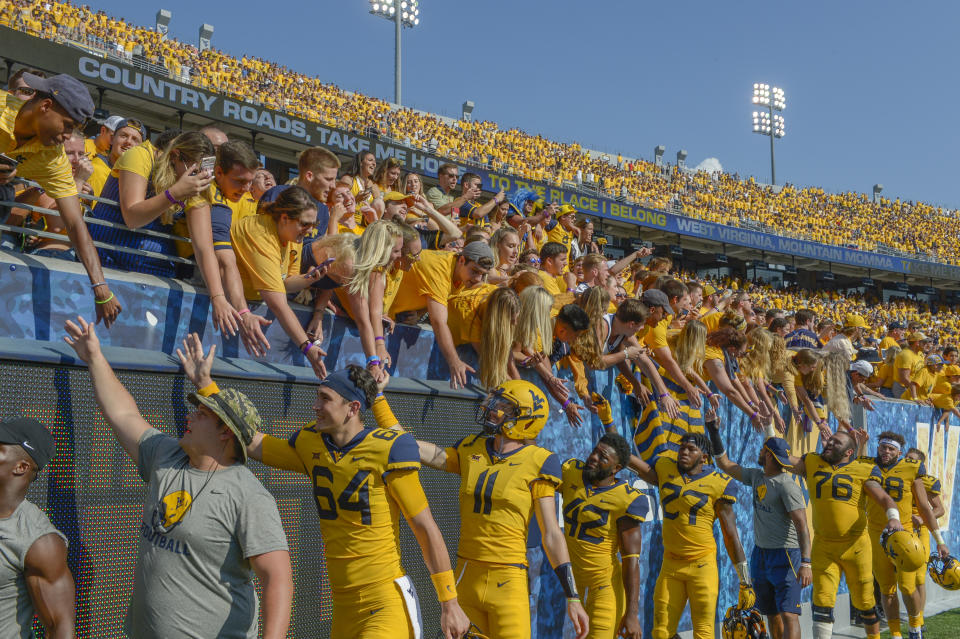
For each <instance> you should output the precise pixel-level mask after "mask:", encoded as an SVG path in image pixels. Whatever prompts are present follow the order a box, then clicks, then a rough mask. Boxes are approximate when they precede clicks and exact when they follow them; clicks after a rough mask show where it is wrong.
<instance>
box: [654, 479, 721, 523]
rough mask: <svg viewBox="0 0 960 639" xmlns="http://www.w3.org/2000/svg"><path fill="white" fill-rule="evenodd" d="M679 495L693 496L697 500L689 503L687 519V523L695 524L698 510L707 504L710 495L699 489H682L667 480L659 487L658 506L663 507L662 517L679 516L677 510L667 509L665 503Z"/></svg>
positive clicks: (671, 517)
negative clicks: (673, 511)
mask: <svg viewBox="0 0 960 639" xmlns="http://www.w3.org/2000/svg"><path fill="white" fill-rule="evenodd" d="M681 496H683V497H693V498H695V499H696V500H697V502H696V503H694V504H690V513H689V517H688V520H687V523H689V524H690V525H691V526H695V525H696V524H697V513H698V512H700V509H701V508H703V507H704V506H706V505H707V502H708V501H709V500H710V496H709V495H705V494H704V493H701V492H700V491H699V490H683V489H682V488H681V487H680V486H678V485H676V484H671V483H669V482H668V483H666V484H664V485H663V486H661V487H660V506H662V507H663V516H664V517H666V518H667V519H676V518H677V517H678V516H680V513H679V512H675V513H672V512H670V511H668V510H667V504H669V503H670V502H672V501H674V500H675V499H678V498H679V497H681ZM681 503H682V502H681Z"/></svg>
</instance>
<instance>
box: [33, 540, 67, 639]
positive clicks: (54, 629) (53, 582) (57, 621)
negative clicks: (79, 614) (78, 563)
mask: <svg viewBox="0 0 960 639" xmlns="http://www.w3.org/2000/svg"><path fill="white" fill-rule="evenodd" d="M23 563H24V566H23V575H24V580H25V582H26V584H27V592H29V593H30V600H31V601H33V607H34V609H35V610H36V611H37V617H39V618H40V623H42V624H43V627H44V628H45V629H46V631H47V636H48V637H51V638H52V639H73V637H75V636H76V634H75V633H76V629H75V623H76V607H75V603H74V597H75V587H74V583H73V575H72V574H70V569H69V568H68V567H67V545H66V544H65V543H63V539H61V538H60V536H59V535H56V534H54V533H51V534H49V535H44V536H43V537H40V538H39V539H37V540H36V541H35V542H33V545H32V546H30V550H28V551H27V556H26V557H25V558H24V562H23Z"/></svg>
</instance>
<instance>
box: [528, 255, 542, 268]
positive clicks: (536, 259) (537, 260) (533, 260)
mask: <svg viewBox="0 0 960 639" xmlns="http://www.w3.org/2000/svg"><path fill="white" fill-rule="evenodd" d="M527 264H532V265H533V266H540V258H539V257H531V258H529V259H528V260H527Z"/></svg>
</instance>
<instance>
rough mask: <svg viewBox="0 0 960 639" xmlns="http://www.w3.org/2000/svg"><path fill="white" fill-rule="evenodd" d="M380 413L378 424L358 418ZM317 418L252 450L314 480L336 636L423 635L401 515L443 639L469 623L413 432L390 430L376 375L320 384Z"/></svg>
mask: <svg viewBox="0 0 960 639" xmlns="http://www.w3.org/2000/svg"><path fill="white" fill-rule="evenodd" d="M371 407H373V409H374V414H375V415H376V417H377V423H378V424H380V425H381V426H386V428H365V427H364V425H363V420H362V417H361V413H362V412H363V411H364V410H366V409H369V408H371ZM313 409H314V411H315V413H316V421H315V422H311V423H310V424H308V425H306V426H304V427H303V428H301V429H300V430H298V431H296V432H295V433H293V435H291V436H290V438H289V439H287V440H283V439H280V438H277V437H273V436H272V435H265V434H263V433H257V434H256V435H254V437H253V441H252V442H251V444H250V446H249V447H248V450H249V454H250V456H251V457H253V458H254V459H257V460H260V461H262V462H263V463H264V464H266V465H267V466H272V467H274V468H282V469H285V470H290V471H293V472H297V473H302V474H304V475H306V476H308V477H310V478H311V479H312V484H313V495H314V498H315V499H316V504H317V515H318V516H319V517H320V532H321V535H322V536H323V551H324V557H325V559H326V566H327V576H328V578H329V580H330V590H331V594H332V599H333V621H332V625H331V629H330V636H331V637H357V638H363V639H373V638H379V637H410V638H419V637H420V636H421V635H422V628H421V623H420V608H419V603H418V602H417V599H416V591H415V590H414V587H413V582H411V581H410V578H409V577H407V576H406V575H405V574H404V571H403V568H402V566H401V565H400V549H399V548H398V546H397V539H398V536H399V532H400V531H399V528H398V523H399V512H403V515H404V517H405V518H406V520H407V523H408V524H409V525H410V529H411V530H412V531H413V534H414V536H415V537H416V538H417V542H418V543H419V544H420V548H421V550H422V551H423V559H424V562H425V563H426V565H427V568H428V569H429V570H430V573H431V575H430V577H431V579H432V580H433V585H434V587H435V588H436V591H437V598H438V599H439V601H440V602H441V603H440V606H441V616H440V626H441V631H442V633H443V636H444V637H445V638H446V639H451V638H456V639H459V637H461V636H462V635H463V634H464V633H465V632H466V631H467V629H468V628H469V627H470V622H469V620H468V619H467V617H466V615H465V614H464V612H463V610H461V608H460V606H459V604H458V603H457V589H456V585H455V584H454V580H453V571H452V570H451V569H450V556H449V554H448V553H447V546H446V544H445V543H444V541H443V537H442V536H441V534H440V529H439V528H438V527H437V524H436V522H434V520H433V515H432V514H431V512H430V506H429V504H428V503H427V499H426V495H424V492H423V487H422V486H421V485H420V476H419V468H420V460H419V455H418V450H417V442H416V440H415V439H414V438H413V435H410V434H409V433H404V432H403V431H402V430H401V429H395V428H390V427H392V426H395V425H396V419H395V418H394V417H393V413H392V411H390V410H389V406H388V405H387V404H386V399H385V398H384V397H383V395H382V393H379V389H378V387H377V383H376V382H375V381H374V379H373V376H372V375H371V374H370V373H369V372H368V371H367V370H365V369H363V368H361V367H359V366H354V365H350V366H348V367H347V368H345V369H341V370H338V371H336V372H334V373H331V374H330V375H328V376H327V377H326V378H324V379H323V380H322V381H321V382H320V384H319V386H318V387H317V398H316V400H314V403H313Z"/></svg>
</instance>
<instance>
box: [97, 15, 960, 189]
mask: <svg viewBox="0 0 960 639" xmlns="http://www.w3.org/2000/svg"><path fill="white" fill-rule="evenodd" d="M158 2H159V4H155V5H149V4H147V3H133V4H131V3H129V2H120V1H119V0H99V1H94V2H91V6H92V7H94V8H102V9H104V10H106V11H107V12H108V13H110V14H111V15H117V16H121V17H124V18H126V19H128V20H131V21H134V22H137V23H139V24H145V25H149V24H153V22H154V15H155V13H156V9H158V8H160V7H163V8H166V9H169V10H170V11H172V12H173V21H172V23H171V33H172V34H173V35H174V36H175V37H177V38H179V39H181V40H185V41H189V42H196V37H197V28H198V26H199V25H200V23H202V22H207V23H210V24H213V25H214V28H215V33H214V37H213V40H214V45H215V46H216V47H218V48H220V49H222V50H224V51H227V52H228V53H232V54H235V55H241V54H243V53H247V54H251V55H258V56H261V57H263V58H266V59H269V60H273V61H275V62H280V63H283V64H286V65H287V66H289V67H291V68H294V69H297V70H299V71H302V72H305V73H308V74H312V75H316V76H318V77H320V78H321V79H323V80H324V81H328V82H333V83H335V84H337V85H339V86H341V87H343V88H345V89H350V90H354V91H360V92H363V93H367V94H369V95H375V96H378V97H382V98H386V99H392V98H393V26H392V24H390V23H388V22H387V21H385V20H383V19H381V18H376V17H374V16H371V15H369V13H368V8H369V3H368V0H325V1H321V2H312V3H293V2H288V3H282V5H281V4H274V3H270V2H262V1H261V2H249V1H248V0H233V1H226V0H205V1H204V2H195V1H187V0H158ZM420 5H421V21H420V25H419V26H418V27H417V28H415V29H413V30H406V29H405V30H404V34H403V35H404V41H403V47H404V51H403V53H404V56H403V74H404V75H403V77H404V82H403V97H404V103H405V105H407V106H413V107H416V108H420V109H424V110H429V111H433V112H437V113H442V114H445V115H454V116H455V115H459V111H460V104H461V103H462V102H463V101H464V100H465V99H471V100H473V101H474V102H475V103H476V109H475V111H474V117H475V118H478V119H485V120H493V121H495V122H497V123H498V124H500V125H501V126H504V127H511V126H516V127H519V128H521V129H523V130H525V131H527V132H529V133H539V134H542V135H544V136H547V137H550V138H553V139H559V140H562V141H577V142H580V143H581V144H583V145H584V146H586V147H589V148H595V149H599V150H603V151H609V152H611V153H616V152H618V151H620V152H623V153H624V155H634V156H640V157H644V158H652V155H653V147H654V146H656V145H658V144H663V145H664V146H666V148H667V152H666V155H667V157H668V158H673V157H674V156H675V154H676V151H677V150H678V149H681V148H683V149H686V150H687V152H688V154H689V155H688V159H687V163H688V164H689V165H691V166H693V165H696V164H698V163H699V162H701V161H702V160H703V159H705V158H708V157H715V158H718V159H719V160H720V162H721V163H722V165H723V167H724V169H725V170H726V171H728V172H737V173H740V174H741V175H743V176H746V175H756V176H758V177H760V178H761V179H762V180H764V181H767V180H768V179H769V172H770V164H769V163H770V156H769V140H768V139H767V138H765V137H762V136H759V135H755V134H753V133H752V132H751V122H750V115H751V112H752V110H753V109H752V106H751V104H750V96H751V92H752V85H753V83H754V82H767V83H770V84H772V85H776V86H780V87H782V88H783V89H784V90H785V92H786V99H787V109H786V111H785V112H784V117H785V119H786V130H787V135H786V137H785V138H783V139H782V140H778V141H777V180H778V182H784V181H789V182H792V183H794V184H799V185H818V186H822V187H824V188H826V189H827V190H830V191H844V190H857V191H864V192H869V191H870V190H871V188H872V186H873V184H875V183H877V182H879V183H881V184H883V185H884V186H885V191H884V195H889V196H891V197H898V196H899V197H901V198H904V199H917V200H923V201H927V202H933V203H937V204H943V205H945V206H949V207H951V208H958V207H960V180H958V179H957V177H956V175H955V173H956V166H957V162H956V161H955V154H956V153H957V147H958V142H960V136H958V134H957V124H956V121H957V118H956V115H955V110H956V109H955V108H954V106H953V105H956V104H957V103H958V97H960V95H958V94H960V86H958V84H957V82H956V81H955V79H954V72H953V70H952V65H953V64H954V61H955V59H956V57H957V55H956V53H955V47H954V46H953V43H954V40H955V34H954V33H953V30H954V29H955V25H956V24H958V19H960V5H957V4H956V3H950V2H937V3H903V2H897V3H894V2H887V1H884V0H879V1H875V2H866V1H863V0H849V1H844V2H836V1H835V0H834V1H833V2H825V1H821V0H814V1H812V2H805V3H780V2H755V1H753V0H741V1H738V2H700V1H688V2H637V1H635V0H594V1H592V2H573V1H570V0H550V1H548V0H483V1H478V2H470V3H468V2H462V1H461V0H421V3H420ZM281 6H282V9H281V10H274V7H281Z"/></svg>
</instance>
